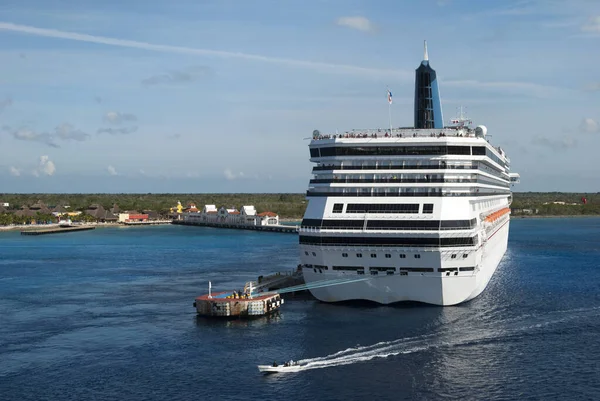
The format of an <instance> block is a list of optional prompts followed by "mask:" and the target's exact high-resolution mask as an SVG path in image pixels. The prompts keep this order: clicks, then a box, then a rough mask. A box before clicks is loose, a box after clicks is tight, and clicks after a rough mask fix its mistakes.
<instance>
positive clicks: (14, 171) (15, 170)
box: [8, 166, 21, 177]
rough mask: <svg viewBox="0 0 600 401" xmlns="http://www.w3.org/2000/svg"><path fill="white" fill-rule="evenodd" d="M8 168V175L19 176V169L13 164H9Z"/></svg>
mask: <svg viewBox="0 0 600 401" xmlns="http://www.w3.org/2000/svg"><path fill="white" fill-rule="evenodd" d="M8 170H9V171H10V175H12V176H13V177H19V176H20V175H21V170H19V169H18V168H16V167H14V166H10V168H9V169H8Z"/></svg>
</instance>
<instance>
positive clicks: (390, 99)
mask: <svg viewBox="0 0 600 401" xmlns="http://www.w3.org/2000/svg"><path fill="white" fill-rule="evenodd" d="M387 96H388V103H389V104H392V92H391V91H390V90H389V89H388V91H387Z"/></svg>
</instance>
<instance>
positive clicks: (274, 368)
mask: <svg viewBox="0 0 600 401" xmlns="http://www.w3.org/2000/svg"><path fill="white" fill-rule="evenodd" d="M301 369H302V366H301V365H298V363H297V362H294V361H289V362H286V363H284V364H282V365H278V364H277V363H274V364H273V365H258V370H259V371H260V372H261V373H264V374H270V373H289V372H299V371H300V370H301Z"/></svg>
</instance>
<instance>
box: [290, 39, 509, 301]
mask: <svg viewBox="0 0 600 401" xmlns="http://www.w3.org/2000/svg"><path fill="white" fill-rule="evenodd" d="M388 101H389V102H390V104H391V102H392V99H391V93H390V92H389V91H388ZM390 120H391V119H390ZM309 148H310V161H311V162H312V163H315V165H314V166H313V170H312V172H313V178H312V179H311V180H310V184H309V188H308V191H307V199H308V205H307V209H306V212H305V215H304V218H303V220H302V224H301V227H300V261H301V266H302V271H303V274H304V279H305V281H306V283H307V284H308V287H309V289H310V291H311V293H312V294H313V295H314V296H315V297H316V298H317V299H319V300H321V301H324V302H338V301H348V300H370V301H374V302H377V303H381V304H389V303H394V302H401V301H415V302H423V303H427V304H434V305H456V304H460V303H462V302H465V301H469V300H471V299H473V298H475V297H477V296H478V295H479V294H481V292H482V291H483V290H484V289H485V288H486V286H487V284H488V282H489V281H490V278H491V277H492V275H493V274H494V272H495V270H496V268H497V266H498V264H499V263H500V260H501V259H502V257H503V256H504V253H505V252H506V248H507V243H508V232H509V224H510V204H511V200H512V194H511V185H512V184H516V183H518V182H519V175H518V174H516V173H510V159H509V158H508V157H507V155H506V153H505V152H504V150H502V148H500V147H497V146H493V145H492V144H491V143H490V141H489V138H488V136H487V128H486V127H485V126H484V125H477V126H474V125H473V124H472V122H471V121H470V120H467V119H466V118H465V117H464V115H463V114H462V113H461V114H460V115H459V116H458V117H457V118H455V119H453V120H451V121H449V123H448V124H446V125H445V124H444V123H443V116H442V106H441V101H440V96H439V89H438V81H437V77H436V73H435V70H433V69H432V68H431V65H430V64H429V57H428V54H427V43H425V51H424V58H423V61H422V62H421V64H420V65H419V67H418V68H417V70H416V77H415V103H414V126H413V127H409V128H391V124H390V128H385V129H357V130H352V131H347V132H345V133H342V134H339V133H336V134H322V133H320V132H319V131H314V132H313V137H312V140H311V142H310V145H309Z"/></svg>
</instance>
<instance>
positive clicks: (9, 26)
mask: <svg viewBox="0 0 600 401" xmlns="http://www.w3.org/2000/svg"><path fill="white" fill-rule="evenodd" d="M0 30H4V31H10V32H19V33H24V34H29V35H35V36H42V37H47V38H56V39H67V40H74V41H78V42H88V43H98V44H103V45H109V46H118V47H127V48H133V49H143V50H149V51H156V52H163V53H179V54H189V55H196V56H211V57H221V58H235V59H244V60H249V61H259V62H265V63H274V64H282V65H288V66H292V67H298V68H307V69H312V70H317V71H328V72H333V73H340V72H345V73H353V74H369V75H375V76H381V75H386V76H391V77H400V78H403V77H405V76H406V73H407V72H406V71H399V70H396V69H378V68H368V67H359V66H355V65H347V64H334V63H322V62H318V61H306V60H295V59H288V58H281V57H270V56H261V55H258V54H248V53H241V52H230V51H224V50H210V49H198V48H192V47H183V46H170V45H157V44H153V43H147V42H138V41H135V40H127V39H116V38H109V37H105V36H96V35H87V34H82V33H75V32H67V31H60V30H58V29H45V28H36V27H34V26H28V25H19V24H13V23H11V22H0ZM412 75H413V73H412V71H411V72H410V76H411V77H412Z"/></svg>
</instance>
